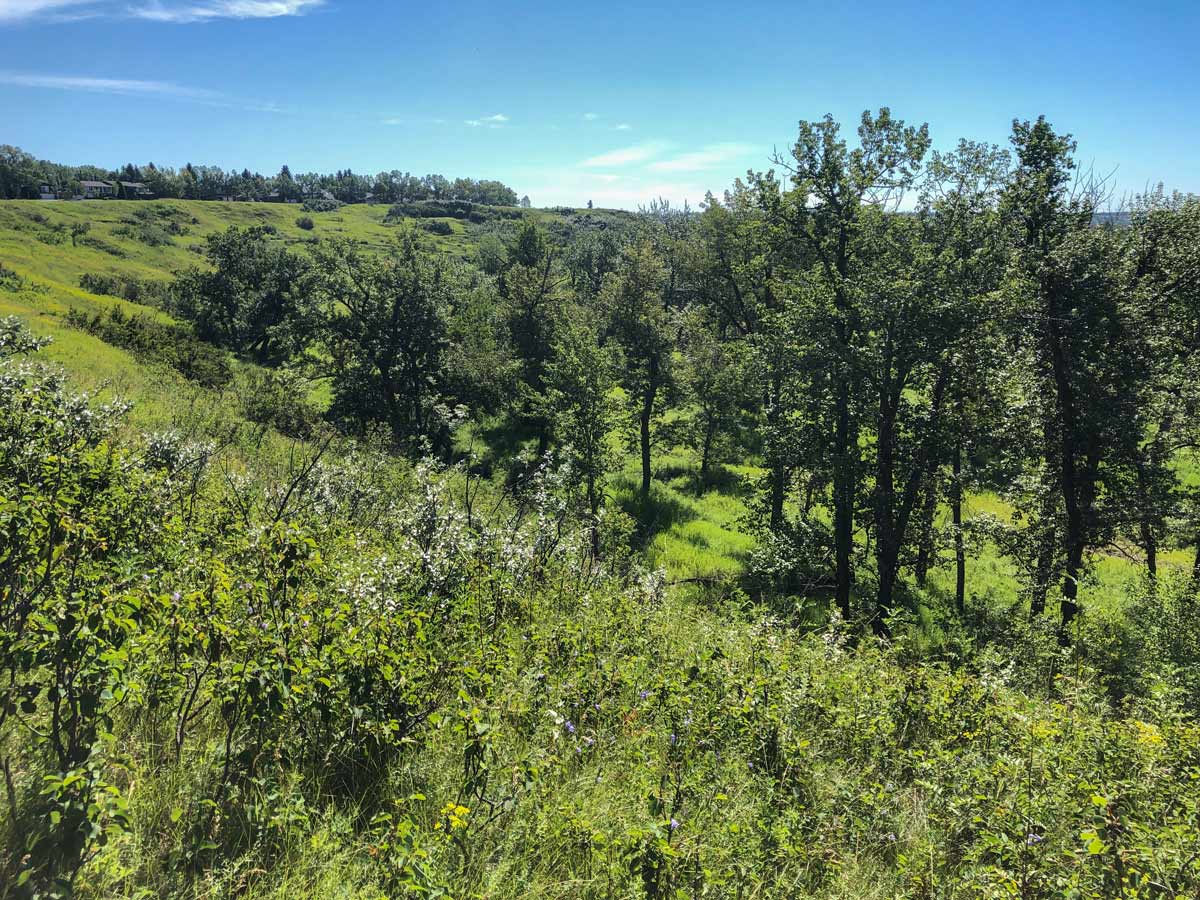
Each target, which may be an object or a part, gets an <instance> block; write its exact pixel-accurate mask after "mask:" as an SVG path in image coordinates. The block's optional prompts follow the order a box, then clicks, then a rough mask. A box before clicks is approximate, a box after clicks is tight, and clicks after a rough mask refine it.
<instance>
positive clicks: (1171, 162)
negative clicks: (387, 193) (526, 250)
mask: <svg viewBox="0 0 1200 900" xmlns="http://www.w3.org/2000/svg"><path fill="white" fill-rule="evenodd" d="M522 15H523V16H524V21H525V22H527V23H529V27H527V28H519V27H514V24H513V23H514V22H515V21H518V20H519V19H520V18H521V16H522ZM685 19H686V21H685ZM1035 20H1036V21H1038V22H1039V27H1038V28H1037V29H1034V30H1031V29H1028V28H1026V27H1025V23H1026V22H1028V21H1035ZM864 23H866V24H864ZM397 25H398V26H399V29H400V35H401V36H400V39H399V41H398V46H399V52H388V51H373V52H368V53H364V52H363V48H362V42H363V40H364V37H363V36H364V35H374V34H389V33H391V31H390V30H389V29H395V28H396V27H397ZM1197 26H1200V12H1197V10H1196V9H1194V8H1188V7H1185V6H1184V4H1182V3H1178V2H1172V3H1167V4H1162V5H1160V6H1159V7H1158V8H1157V9H1155V10H1150V11H1146V10H1137V11H1135V10H1129V9H1124V8H1122V7H1121V6H1120V5H1119V4H1115V3H1107V4H1098V5H1093V6H1091V7H1084V6H1082V5H1081V4H1071V3H1058V4H1051V5H1045V4H1041V5H1038V6H1037V7H1034V6H1033V4H1031V3H1024V4H1013V5H1010V6H1009V7H1006V8H1005V9H1003V10H998V9H995V8H983V7H980V8H979V9H976V10H973V11H972V12H971V13H970V14H969V15H960V14H957V13H956V12H955V11H954V8H953V7H952V6H950V5H949V4H925V5H921V6H917V5H915V4H906V5H902V6H889V7H884V6H882V5H881V4H866V5H864V6H863V7H860V8H859V10H857V11H856V12H855V14H854V15H853V16H852V15H850V14H847V13H834V12H830V11H827V10H821V9H803V8H788V9H778V8H774V7H773V6H772V5H771V4H761V3H751V4H749V5H747V6H743V7H741V8H740V10H739V14H737V15H735V14H732V13H729V12H728V11H727V10H726V9H725V8H724V7H722V6H721V5H719V4H715V3H702V4H694V5H693V7H692V9H691V14H690V15H689V16H686V17H685V16H679V15H677V14H676V13H675V12H674V11H672V10H671V9H669V8H666V7H657V8H652V9H645V10H636V11H635V10H634V9H633V8H632V7H631V6H630V5H627V4H618V5H615V6H612V7H610V8H609V9H607V10H605V11H596V12H591V11H587V10H562V9H559V8H556V7H553V6H551V5H549V4H545V3H540V2H539V3H529V4H521V5H519V6H514V7H511V8H510V9H508V10H499V9H492V8H489V7H488V6H487V5H486V4H481V3H478V2H472V3H466V4H463V5H460V6H458V7H456V8H455V9H453V10H450V9H408V10H394V9H391V10H380V9H377V8H373V7H371V6H370V5H369V4H362V3H357V2H349V0H347V2H337V0H192V2H188V3H167V2H155V0H148V2H140V3H139V2H136V0H135V2H133V3H132V4H130V3H114V2H109V0H0V48H2V49H3V50H4V51H5V53H4V55H5V59H6V62H5V63H4V64H3V65H2V66H0V116H2V117H3V119H4V120H5V121H6V122H8V123H9V124H8V125H7V127H6V128H5V131H4V133H3V135H0V139H2V140H3V142H4V143H10V144H14V145H16V146H19V147H21V148H22V149H24V150H26V151H27V152H30V153H32V154H34V155H35V156H37V157H38V158H43V159H48V160H52V161H54V162H59V163H65V164H69V165H84V164H92V165H98V166H105V167H109V168H113V169H115V168H118V167H120V166H122V165H124V164H125V163H130V162H132V163H135V164H138V165H144V164H146V163H148V162H150V161H153V162H155V163H156V164H158V165H160V166H171V167H173V168H182V167H183V166H184V165H185V164H186V163H188V162H191V163H193V164H195V165H214V166H221V167H222V168H227V169H236V170H239V171H240V170H241V169H243V168H249V169H251V170H252V171H257V172H261V173H262V174H264V175H271V174H274V173H276V172H278V171H279V169H280V167H281V166H282V165H288V166H289V167H290V168H291V170H292V171H293V172H308V171H318V172H332V171H334V170H337V169H346V168H349V169H351V170H353V171H355V172H359V173H363V174H374V173H376V172H379V171H387V170H391V169H400V170H402V171H409V172H412V173H414V174H426V173H438V174H443V175H446V176H448V177H451V178H453V177H459V176H461V177H470V178H476V179H496V180H499V181H502V182H504V183H505V184H507V185H509V186H511V187H512V188H513V189H514V190H515V191H516V192H517V194H518V195H528V196H529V197H530V199H531V201H532V203H533V204H534V205H535V206H539V207H548V206H557V205H566V206H573V207H583V206H586V205H587V203H588V201H589V200H590V201H592V202H594V203H595V205H596V206H597V207H602V208H623V209H636V208H637V207H638V206H640V205H642V204H645V203H647V202H648V201H650V200H651V199H654V198H658V197H662V198H665V199H668V200H670V201H671V202H672V203H674V204H677V205H678V204H681V203H683V202H684V201H687V202H690V203H691V204H692V205H693V206H696V205H698V204H699V203H700V202H701V201H702V200H703V198H704V195H705V193H706V192H707V191H712V192H713V193H714V194H716V195H718V196H720V194H721V192H722V191H724V190H725V189H726V188H728V187H729V186H730V185H731V184H732V182H733V180H734V178H737V177H741V176H743V175H744V174H745V172H746V171H747V170H750V169H753V170H765V169H768V168H771V163H770V155H771V153H772V151H773V150H779V151H781V152H786V150H787V148H788V147H789V146H790V144H791V141H792V140H794V138H795V133H796V123H797V122H798V121H799V120H800V119H818V118H820V117H821V116H823V115H824V114H826V113H830V114H832V115H833V116H834V118H835V119H837V120H838V121H839V122H840V123H841V124H842V127H843V134H844V136H846V137H847V138H848V139H849V140H851V141H853V137H854V134H853V132H854V128H855V127H856V125H857V121H858V117H859V115H860V114H861V112H862V110H864V109H871V110H875V109H878V108H879V107H881V106H888V107H890V108H891V110H892V111H893V113H894V114H895V115H897V116H899V117H901V118H903V119H904V120H906V121H907V122H909V123H913V124H917V123H921V122H928V123H929V126H930V133H931V136H932V139H933V146H934V147H935V148H939V149H947V148H950V147H953V146H954V144H955V143H956V142H957V141H958V139H959V138H969V139H972V140H979V141H986V142H989V143H996V144H1000V145H1001V146H1007V138H1008V132H1009V128H1010V126H1011V122H1012V120H1013V119H1035V118H1037V117H1038V116H1039V115H1042V114H1045V115H1046V116H1047V118H1048V119H1049V120H1050V121H1051V122H1052V123H1053V124H1054V126H1055V127H1056V128H1058V129H1059V130H1061V131H1065V132H1069V133H1071V134H1072V135H1073V136H1074V138H1075V139H1076V141H1077V142H1078V158H1079V160H1080V163H1081V165H1083V166H1085V167H1086V166H1092V167H1094V169H1095V171H1096V172H1097V173H1099V174H1101V175H1107V176H1110V177H1111V186H1112V193H1113V195H1114V197H1115V198H1121V197H1125V196H1129V195H1131V194H1135V193H1141V192H1143V191H1145V190H1147V189H1149V188H1152V187H1153V186H1154V185H1156V184H1158V183H1160V182H1161V183H1163V185H1164V186H1165V188H1166V189H1167V190H1168V191H1173V190H1177V191H1180V192H1183V193H1196V192H1200V154H1197V153H1195V151H1194V149H1193V148H1194V147H1196V146H1197V145H1198V144H1200V125H1198V124H1197V123H1195V122H1194V121H1192V120H1190V119H1185V118H1183V117H1182V116H1180V115H1179V112H1178V110H1177V109H1176V106H1175V103H1174V100H1175V98H1176V97H1186V96H1195V95H1197V93H1198V92H1200V63H1198V62H1197V61H1196V59H1195V58H1194V55H1191V54H1190V51H1189V49H1188V47H1189V45H1190V44H1191V43H1192V42H1194V40H1195V37H1196V36H1197V34H1198V33H1200V29H1198V28H1197ZM412 34H419V35H421V40H420V41H417V42H413V41H412V40H411V39H410V38H407V37H406V36H407V35H412ZM810 34H815V35H820V37H821V39H820V40H818V41H813V40H806V39H805V36H807V35H810ZM580 35H582V36H583V37H582V38H581V37H580ZM663 35H667V36H668V39H667V40H663V38H662V36H663ZM717 35H721V36H722V37H721V40H720V42H719V43H718V42H714V40H713V38H714V36H717ZM80 41H86V43H81V42H80ZM64 46H69V47H71V55H72V57H73V58H72V61H71V62H69V63H66V62H63V63H54V64H48V63H47V62H45V60H47V59H52V58H54V55H55V54H58V55H60V56H61V55H63V54H62V48H63V47H64ZM798 48H799V49H798ZM131 51H133V52H131ZM1118 63H1119V64H1118Z"/></svg>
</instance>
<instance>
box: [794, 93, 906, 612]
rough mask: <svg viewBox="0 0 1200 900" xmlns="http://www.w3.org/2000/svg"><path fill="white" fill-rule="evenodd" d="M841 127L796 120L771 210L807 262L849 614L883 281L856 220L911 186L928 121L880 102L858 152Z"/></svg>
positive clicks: (802, 273)
mask: <svg viewBox="0 0 1200 900" xmlns="http://www.w3.org/2000/svg"><path fill="white" fill-rule="evenodd" d="M839 131H840V128H839V126H838V124H837V123H836V122H834V121H833V118H832V117H830V116H826V117H825V118H824V119H823V120H821V121H820V122H806V121H802V122H801V123H800V130H799V136H798V138H797V140H796V143H795V145H794V146H793V147H792V150H791V154H790V159H788V158H784V157H778V158H777V159H776V162H777V163H778V164H779V165H781V166H782V167H783V168H784V169H785V170H786V171H787V172H788V174H789V175H790V177H791V183H792V189H791V190H790V191H788V192H787V193H786V194H785V195H783V196H782V198H781V201H780V202H779V203H778V205H777V206H776V207H775V208H774V209H773V210H772V214H773V217H774V219H775V221H776V222H777V223H778V225H779V226H780V227H781V228H782V229H784V231H785V232H786V237H787V239H788V240H789V241H790V242H791V243H792V244H793V245H795V246H796V248H797V251H798V254H797V259H798V260H799V261H800V263H801V264H802V268H800V269H799V270H798V271H797V272H796V275H797V276H798V277H799V278H800V279H801V281H802V282H803V287H802V290H803V291H804V293H805V295H806V298H807V308H808V309H809V310H810V313H811V314H810V316H809V318H808V322H807V324H808V325H810V326H811V328H812V333H813V334H817V335H821V336H822V337H820V338H819V339H818V340H817V342H816V343H814V345H813V349H814V351H815V357H814V359H813V360H812V362H814V363H816V365H817V367H819V368H820V370H821V371H823V372H824V373H825V380H826V385H825V386H824V390H825V391H826V392H827V394H828V401H829V402H828V404H827V406H825V408H824V409H822V410H821V412H820V413H819V415H820V418H821V419H822V424H823V426H824V428H825V431H826V434H827V435H828V444H827V453H828V456H829V458H830V461H831V469H832V473H831V476H832V489H833V491H832V492H833V498H832V499H833V532H834V556H835V577H834V581H835V587H834V590H835V598H836V601H837V603H838V606H839V607H840V609H841V611H842V614H843V615H845V616H849V614H850V591H851V585H852V581H853V573H852V568H851V559H852V554H853V549H854V531H855V509H856V504H857V498H858V488H859V480H860V477H861V460H860V456H859V433H860V429H861V417H862V413H863V411H862V409H860V408H859V404H858V402H857V401H856V398H857V397H858V396H860V387H861V375H862V372H861V369H860V368H859V366H858V365H857V356H858V350H859V344H860V341H861V340H862V338H863V336H864V331H863V325H862V321H861V315H862V309H861V307H862V303H863V300H864V298H865V297H866V295H867V294H868V293H869V292H870V291H872V290H873V289H874V288H876V287H877V286H878V284H879V282H878V280H877V279H876V277H875V276H876V271H877V270H876V258H875V257H874V255H873V251H874V250H876V249H878V246H879V242H878V241H877V240H876V241H874V242H873V246H872V247H870V248H868V247H867V246H865V245H864V243H863V237H862V234H863V233H862V231H861V230H860V220H861V219H862V217H863V216H864V214H867V213H870V214H871V215H872V216H873V217H874V218H875V219H876V220H878V218H879V217H880V216H881V215H882V211H883V210H884V209H886V208H888V207H889V206H890V205H891V204H894V203H895V202H897V201H898V200H899V199H900V198H901V197H902V195H903V193H904V191H905V190H907V189H908V188H910V187H911V186H912V184H913V182H914V180H915V178H916V175H917V172H918V170H919V167H920V164H921V160H922V158H923V157H924V155H925V152H926V150H927V149H928V147H929V129H928V127H927V126H925V125H922V126H920V127H911V126H907V125H905V124H904V122H903V121H902V120H899V119H895V118H893V117H892V115H891V112H890V111H889V110H888V109H887V108H886V107H884V108H883V109H880V111H879V113H878V115H875V116H873V115H871V113H870V112H869V111H868V112H864V113H863V115H862V120H861V122H860V124H859V127H858V142H859V143H858V146H857V147H856V148H854V149H853V150H851V149H849V148H848V147H847V145H846V142H845V141H844V140H842V139H841V138H840V136H839ZM883 227H886V226H883ZM888 389H893V387H892V386H890V385H889V388H888ZM885 465H886V461H885ZM876 621H877V622H878V621H879V620H878V619H877V620H876Z"/></svg>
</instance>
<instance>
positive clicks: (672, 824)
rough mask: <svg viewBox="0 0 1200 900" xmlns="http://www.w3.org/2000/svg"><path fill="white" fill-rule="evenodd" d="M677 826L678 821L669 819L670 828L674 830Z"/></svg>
mask: <svg viewBox="0 0 1200 900" xmlns="http://www.w3.org/2000/svg"><path fill="white" fill-rule="evenodd" d="M678 827H679V823H678V822H677V821H675V819H671V830H672V831H674V830H675V829H676V828H678Z"/></svg>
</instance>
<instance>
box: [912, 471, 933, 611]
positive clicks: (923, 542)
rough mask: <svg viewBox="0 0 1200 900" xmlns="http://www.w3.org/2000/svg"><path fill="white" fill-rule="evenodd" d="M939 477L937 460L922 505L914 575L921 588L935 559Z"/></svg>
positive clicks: (927, 483)
mask: <svg viewBox="0 0 1200 900" xmlns="http://www.w3.org/2000/svg"><path fill="white" fill-rule="evenodd" d="M937 476H938V473H937V460H936V459H935V460H932V461H931V462H930V466H929V475H928V477H927V478H926V479H925V485H926V487H925V498H924V502H923V503H922V504H921V533H920V536H919V537H918V539H917V540H918V543H917V563H916V567H915V572H914V574H915V575H916V577H917V584H919V585H921V587H924V586H925V579H926V577H927V576H928V574H929V566H930V562H931V560H932V558H933V519H934V516H935V515H936V514H937V497H938V491H937V488H938V477H937Z"/></svg>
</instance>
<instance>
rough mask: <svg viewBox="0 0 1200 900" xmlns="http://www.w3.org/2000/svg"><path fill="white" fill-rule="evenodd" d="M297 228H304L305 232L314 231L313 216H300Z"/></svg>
mask: <svg viewBox="0 0 1200 900" xmlns="http://www.w3.org/2000/svg"><path fill="white" fill-rule="evenodd" d="M296 227H297V228H303V229H304V230H305V231H312V230H313V220H312V216H300V218H298V219H297V220H296Z"/></svg>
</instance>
